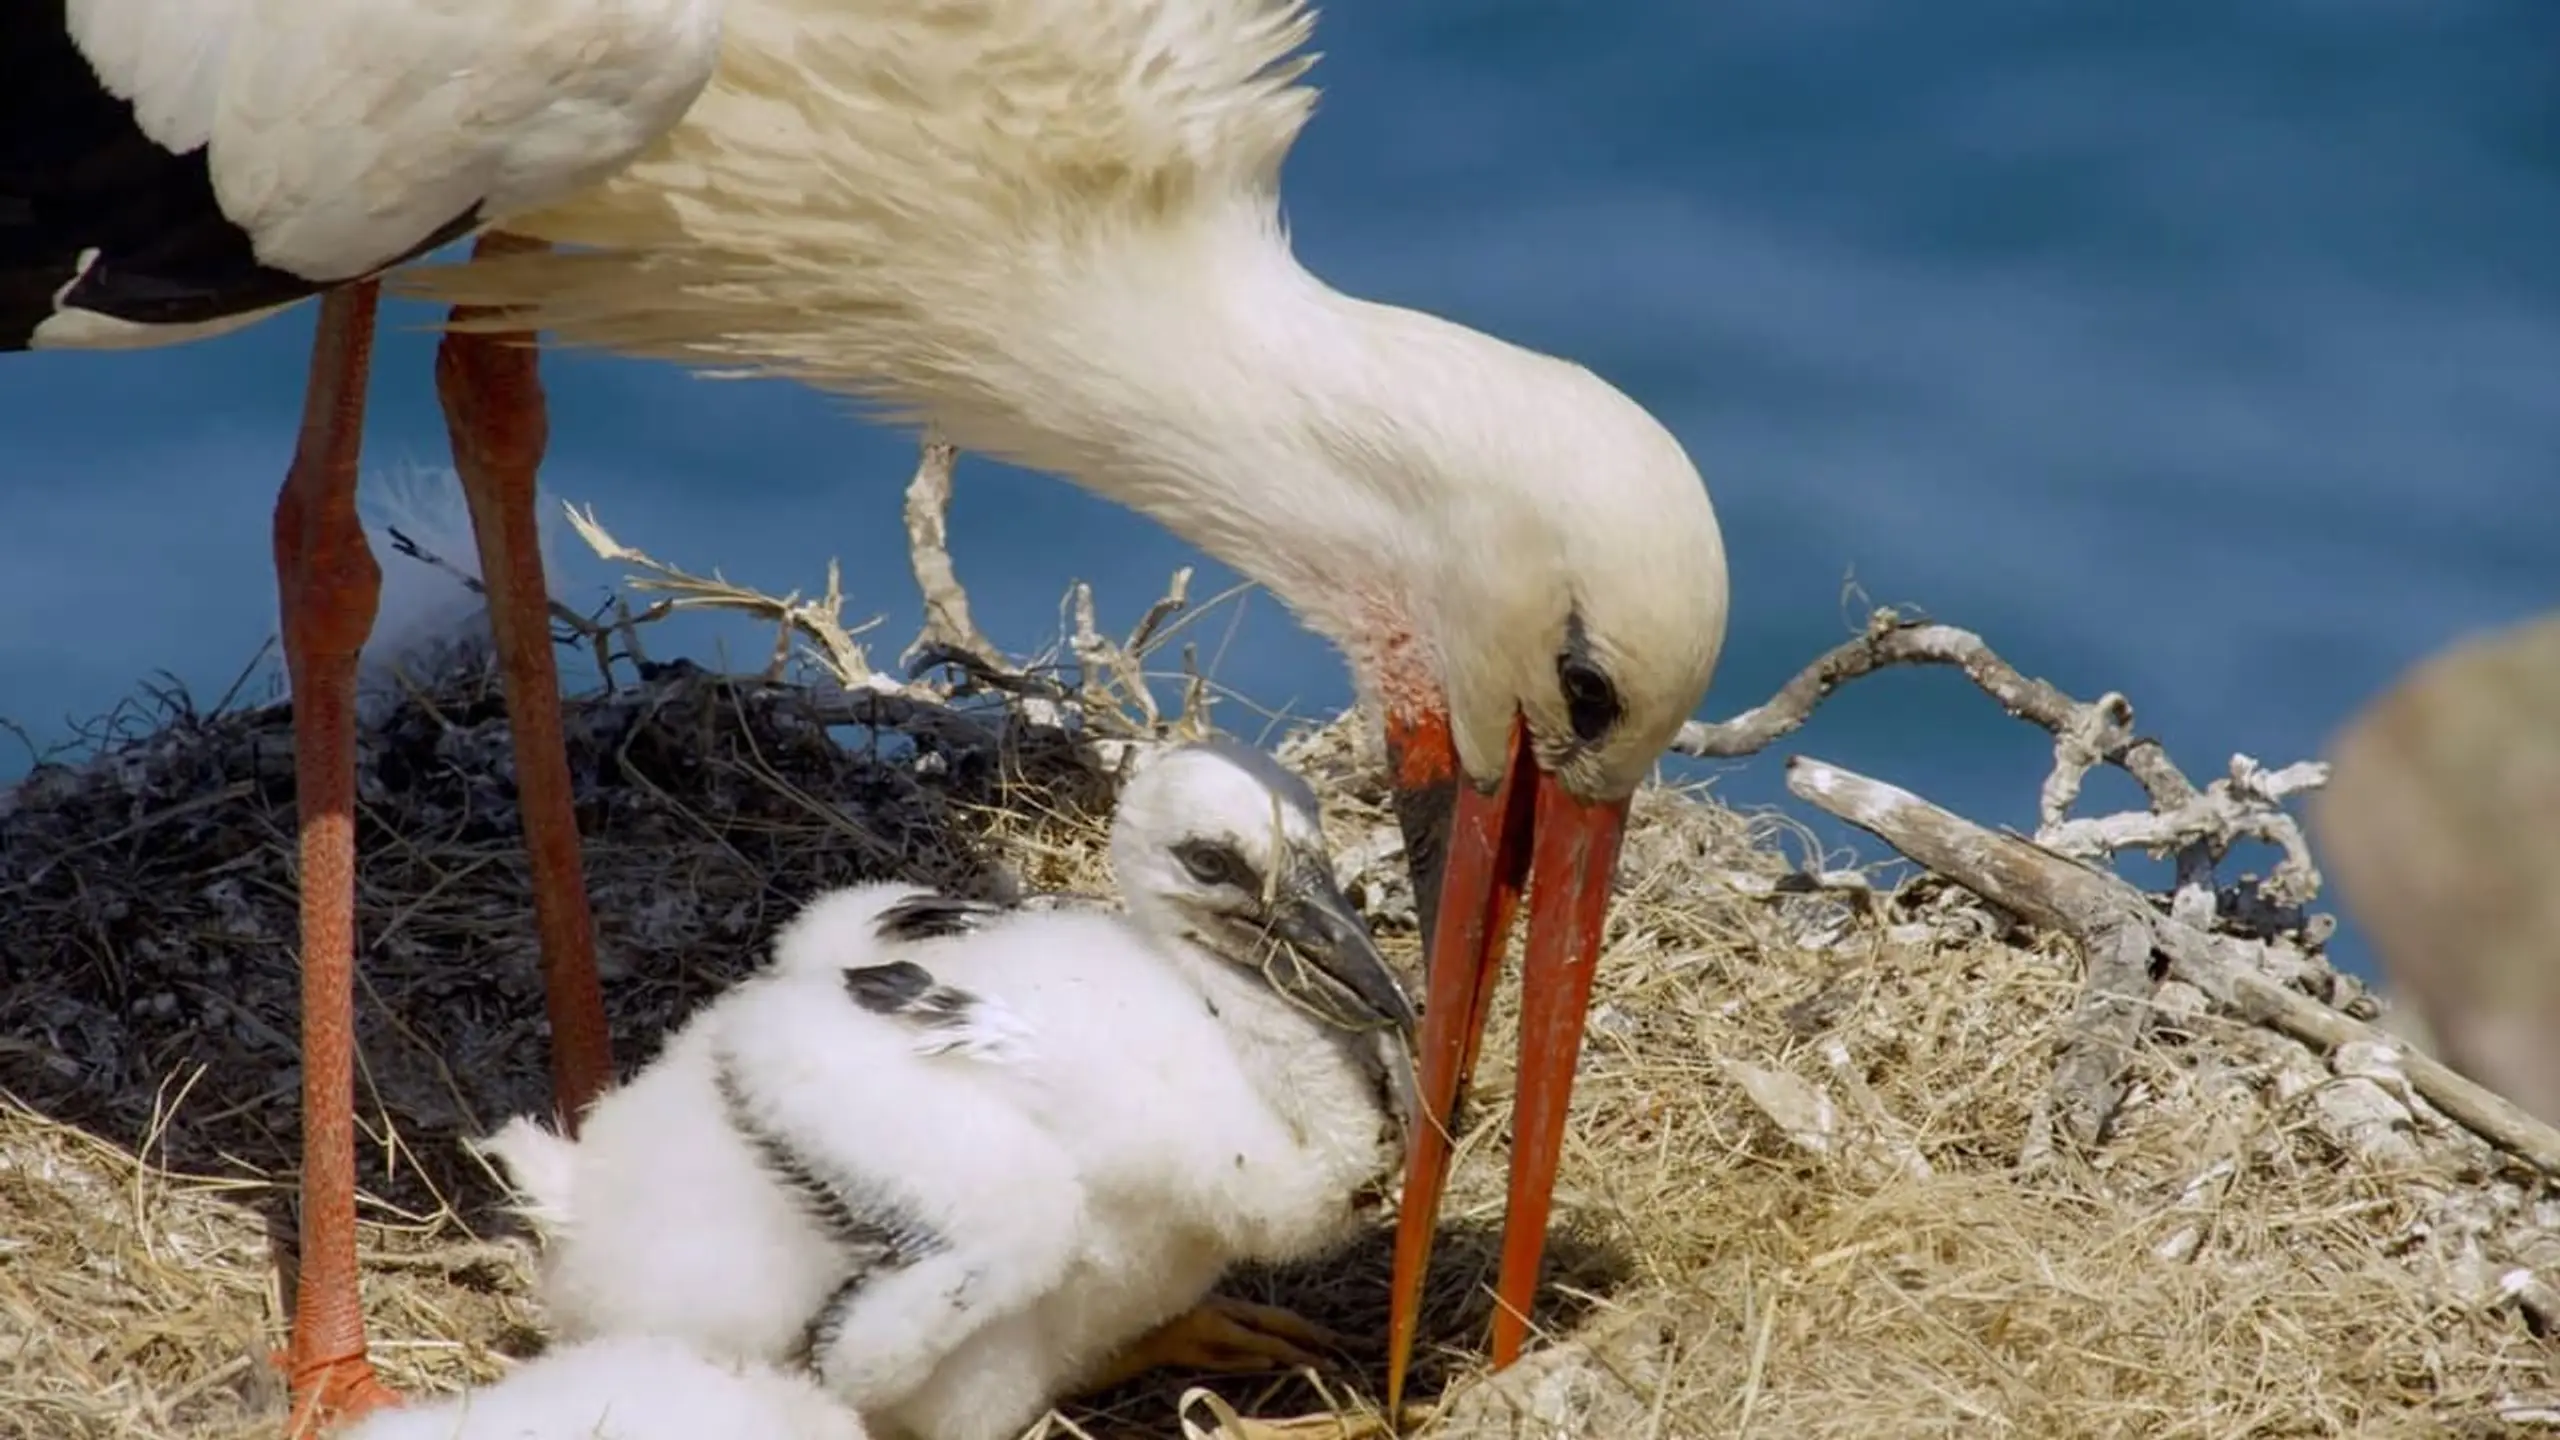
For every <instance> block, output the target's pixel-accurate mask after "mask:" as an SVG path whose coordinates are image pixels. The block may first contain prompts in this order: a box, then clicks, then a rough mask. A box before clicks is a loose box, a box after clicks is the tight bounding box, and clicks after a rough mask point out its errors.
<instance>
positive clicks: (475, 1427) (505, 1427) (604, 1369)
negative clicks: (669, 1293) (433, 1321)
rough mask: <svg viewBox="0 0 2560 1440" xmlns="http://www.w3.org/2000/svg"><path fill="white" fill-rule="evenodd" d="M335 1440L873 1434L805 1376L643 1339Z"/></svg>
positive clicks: (545, 1358) (554, 1360)
mask: <svg viewBox="0 0 2560 1440" xmlns="http://www.w3.org/2000/svg"><path fill="white" fill-rule="evenodd" d="M336 1440H864V1431H863V1428H862V1418H861V1417H860V1416H859V1415H857V1414H855V1413H854V1412H853V1411H852V1410H851V1409H849V1408H848V1407H846V1406H845V1405H843V1404H842V1403H840V1402H839V1401H837V1400H835V1399H834V1398H833V1397H831V1396H829V1395H828V1394H827V1393H826V1392H825V1391H824V1390H821V1389H819V1388H818V1386H817V1385H816V1384H815V1383H814V1382H812V1381H811V1380H809V1379H808V1378H807V1377H806V1376H802V1375H792V1374H786V1373H784V1372H782V1371H780V1370H777V1369H774V1368H773V1367H771V1366H767V1365H754V1364H739V1363H737V1362H734V1361H717V1360H711V1359H707V1358H705V1357H704V1356H702V1355H700V1354H698V1353H696V1352H695V1351H694V1350H692V1349H691V1348H689V1347H687V1346H686V1345H684V1344H683V1343H681V1342H679V1341H675V1340H669V1339H666V1338H664V1337H661V1336H649V1335H635V1336H621V1337H617V1338H614V1339H609V1340H590V1341H588V1342H586V1343H584V1344H580V1345H570V1346H565V1347H562V1348H560V1349H556V1350H552V1351H549V1352H547V1353H545V1354H543V1355H541V1356H539V1357H537V1358H535V1359H532V1360H528V1361H526V1362H525V1363H524V1364H522V1365H519V1366H517V1367H516V1368H515V1369H514V1370H513V1371H512V1372H510V1373H509V1374H508V1375H507V1377H506V1378H505V1379H503V1380H500V1381H498V1382H497V1383H496V1384H493V1385H486V1386H483V1387H481V1388H479V1389H476V1390H467V1391H464V1392H463V1393H462V1394H460V1395H455V1396H452V1397H449V1398H447V1399H443V1400H438V1401H433V1402H428V1403H422V1404H415V1405H408V1406H400V1407H395V1408H392V1409H386V1410H377V1411H375V1412H373V1414H372V1415H370V1416H369V1417H367V1418H366V1419H365V1420H364V1421H362V1422H361V1423H359V1424H356V1425H354V1426H351V1427H349V1428H347V1429H344V1430H340V1431H339V1432H337V1437H336Z"/></svg>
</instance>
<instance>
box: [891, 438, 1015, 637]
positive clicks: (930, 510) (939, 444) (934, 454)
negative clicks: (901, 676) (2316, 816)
mask: <svg viewBox="0 0 2560 1440" xmlns="http://www.w3.org/2000/svg"><path fill="white" fill-rule="evenodd" d="M923 452H924V453H923V455H922V457H921V458H920V459H918V460H917V462H916V473H915V478H914V479H912V480H909V481H908V482H907V560H908V563H909V564H910V565H912V566H914V568H915V572H916V589H917V590H919V591H921V592H922V593H923V595H924V628H923V629H922V630H920V631H918V632H917V633H916V639H915V643H914V644H912V645H909V646H908V647H907V649H906V653H905V654H904V655H902V656H901V657H899V658H900V660H901V662H902V663H905V664H907V665H908V666H909V667H910V669H911V670H912V667H913V665H914V663H915V661H916V659H917V657H919V656H921V655H924V654H927V653H943V652H953V651H957V652H962V653H965V654H968V655H972V656H975V657H977V659H978V660H979V661H980V662H982V664H984V663H992V662H994V661H995V660H996V657H997V655H998V653H999V652H998V651H997V649H996V647H995V642H994V641H992V640H989V639H988V638H987V637H986V636H985V635H984V634H983V633H981V632H980V631H979V629H978V626H977V622H976V621H974V620H972V619H970V618H969V592H968V591H967V590H966V589H964V588H962V586H961V584H960V575H959V572H958V570H957V569H955V568H954V567H953V566H952V563H951V537H950V522H951V476H952V469H953V467H954V466H956V465H957V464H958V463H959V452H958V451H956V450H954V449H952V447H951V444H950V442H948V441H946V440H944V439H943V438H942V436H941V434H940V433H939V432H937V431H933V430H927V431H926V432H925V436H924V445H923ZM973 668H974V667H973Z"/></svg>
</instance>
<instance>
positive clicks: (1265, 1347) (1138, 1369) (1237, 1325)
mask: <svg viewBox="0 0 2560 1440" xmlns="http://www.w3.org/2000/svg"><path fill="white" fill-rule="evenodd" d="M1341 1344H1342V1337H1341V1336H1339V1335H1337V1334H1335V1333H1334V1332H1332V1331H1331V1330H1328V1329H1326V1328H1325V1327H1323V1326H1321V1325H1318V1324H1316V1323H1315V1322H1314V1321H1312V1320H1309V1319H1307V1318H1305V1317H1304V1316H1302V1315H1299V1314H1297V1313H1296V1312H1294V1311H1290V1310H1283V1309H1281V1308H1280V1307H1278V1306H1276V1305H1256V1304H1254V1303H1253V1302H1251V1301H1249V1300H1232V1299H1229V1298H1227V1297H1226V1296H1224V1295H1212V1296H1210V1297H1209V1298H1208V1299H1206V1300H1203V1301H1201V1302H1200V1303H1199V1304H1198V1305H1195V1306H1193V1307H1192V1308H1191V1309H1190V1310H1188V1311H1185V1312H1184V1313H1182V1314H1180V1315H1177V1316H1175V1317H1174V1318H1172V1319H1171V1320H1168V1321H1166V1322H1165V1323H1163V1324H1162V1325H1159V1326H1157V1327H1156V1328H1155V1329H1153V1330H1150V1331H1148V1332H1147V1333H1146V1334H1144V1335H1142V1336H1140V1337H1138V1339H1137V1341H1136V1343H1134V1344H1132V1345H1131V1346H1130V1347H1129V1348H1128V1349H1126V1350H1124V1351H1122V1352H1120V1354H1119V1356H1118V1357H1117V1358H1115V1359H1114V1360H1113V1361H1112V1362H1111V1363H1110V1364H1109V1365H1108V1366H1106V1367H1104V1369H1103V1372H1102V1374H1101V1376H1100V1377H1099V1378H1097V1379H1095V1380H1094V1381H1093V1382H1092V1383H1091V1385H1090V1386H1089V1387H1088V1388H1090V1389H1094V1390H1107V1389H1109V1388H1110V1387H1112V1386H1114V1385H1117V1384H1119V1383H1120V1382H1121V1381H1123V1380H1128V1379H1131V1378H1133V1377H1135V1376H1137V1375H1141V1374H1144V1373H1145V1372H1147V1371H1149V1370H1215V1371H1223V1372H1229V1373H1234V1372H1242V1371H1251V1370H1279V1369H1284V1368H1287V1367H1291V1366H1297V1365H1322V1364H1324V1358H1323V1357H1322V1356H1321V1355H1318V1354H1317V1353H1316V1352H1315V1350H1314V1349H1311V1348H1309V1347H1324V1348H1339V1347H1340V1346H1341Z"/></svg>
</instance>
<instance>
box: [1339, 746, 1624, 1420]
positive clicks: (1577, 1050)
mask: <svg viewBox="0 0 2560 1440" xmlns="http://www.w3.org/2000/svg"><path fill="white" fill-rule="evenodd" d="M1446 725H1447V721H1446V720H1445V718H1443V719H1439V720H1438V722H1437V724H1436V725H1434V724H1433V723H1432V722H1430V721H1425V722H1423V723H1422V724H1421V725H1419V726H1412V727H1400V729H1399V730H1397V731H1391V733H1390V735H1389V742H1390V745H1391V747H1392V749H1393V751H1394V753H1395V758H1396V769H1397V776H1396V779H1397V782H1398V784H1399V786H1400V787H1402V788H1403V789H1405V790H1406V791H1407V792H1408V793H1409V794H1414V795H1416V796H1417V798H1419V797H1420V796H1421V795H1422V794H1426V793H1428V790H1426V789H1425V787H1426V786H1429V782H1430V781H1432V780H1433V779H1434V778H1435V777H1433V776H1431V775H1430V774H1429V771H1430V770H1431V769H1432V768H1434V766H1433V765H1432V763H1431V762H1432V761H1433V760H1436V759H1437V758H1438V757H1440V756H1448V757H1450V758H1449V760H1448V764H1449V768H1450V773H1451V776H1452V777H1453V778H1454V775H1455V758H1454V752H1453V751H1452V750H1451V749H1450V748H1449V746H1448V741H1447V732H1446ZM1434 730H1437V731H1438V733H1437V734H1433V733H1431V732H1432V731H1434ZM1435 741H1436V742H1437V744H1436V745H1435V744H1434V743H1433V742H1435ZM1448 788H1454V789H1455V790H1456V792H1457V795H1456V805H1455V814H1454V816H1453V817H1452V823H1451V827H1450V830H1449V832H1448V836H1449V839H1448V858H1447V863H1446V867H1445V868H1444V869H1443V870H1442V871H1441V875H1440V892H1439V903H1438V906H1437V912H1436V919H1435V922H1434V924H1433V926H1432V930H1431V934H1430V944H1431V955H1430V985H1429V988H1428V990H1427V991H1426V997H1427V998H1426V1003H1425V1008H1424V1011H1423V1016H1422V1053H1421V1056H1420V1059H1421V1070H1422V1076H1421V1081H1422V1123H1421V1124H1420V1125H1418V1126H1416V1127H1415V1133H1414V1137H1413V1143H1412V1153H1411V1154H1410V1155H1409V1156H1408V1157H1407V1161H1406V1169H1405V1186H1404V1200H1403V1207H1402V1210H1401V1211H1400V1213H1399V1214H1398V1215H1397V1217H1396V1254H1395V1278H1394V1286H1395V1288H1394V1292H1393V1298H1392V1300H1391V1301H1390V1309H1389V1311H1388V1320H1387V1413H1388V1415H1389V1416H1390V1417H1398V1418H1400V1417H1401V1416H1402V1415H1403V1413H1404V1386H1405V1379H1406V1376H1407V1373H1408V1371H1409V1369H1410V1363H1411V1360H1412V1355H1413V1341H1414V1326H1415V1322H1416V1321H1417V1319H1418V1318H1419V1315H1418V1312H1419V1310H1420V1308H1421V1304H1422V1282H1423V1277H1424V1272H1425V1271H1426V1269H1427V1268H1428V1267H1429V1265H1430V1262H1431V1242H1432V1239H1433V1236H1434V1234H1435V1232H1436V1230H1437V1227H1438V1223H1439V1216H1440V1196H1441V1190H1442V1188H1443V1186H1444V1185H1445V1184H1446V1182H1447V1180H1448V1177H1449V1160H1450V1147H1451V1145H1452V1143H1453V1139H1454V1135H1455V1132H1456V1129H1457V1102H1458V1097H1459V1095H1460V1094H1461V1093H1462V1092H1463V1091H1464V1090H1465V1089H1466V1085H1467V1081H1468V1079H1469V1077H1470V1076H1472V1075H1473V1073H1474V1071H1475V1063H1476V1053H1477V1049H1478V1047H1479V1046H1480V1045H1481V1043H1482V1042H1483V1039H1484V1022H1485V1017H1486V1016H1487V1015H1488V1014H1489V1013H1490V1012H1491V1005H1492V995H1493V987H1494V982H1495V981H1496V979H1498V978H1499V977H1500V975H1501V971H1502V952H1503V948H1504V942H1505V941H1506V940H1508V939H1509V938H1510V932H1511V917H1512V912H1513V910H1514V909H1515V908H1516V907H1517V905H1518V904H1519V901H1520V896H1521V891H1522V889H1523V887H1524V885H1525V887H1526V889H1527V891H1528V896H1529V944H1528V950H1527V953H1526V956H1525V958H1524V959H1523V961H1522V965H1521V976H1520V1066H1519V1080H1518V1083H1517V1088H1516V1089H1515V1091H1514V1093H1513V1095H1512V1102H1511V1191H1510V1198H1509V1203H1508V1206H1507V1209H1506V1212H1505V1219H1504V1223H1503V1232H1502V1269H1501V1274H1500V1278H1499V1280H1498V1281H1497V1283H1496V1285H1495V1288H1494V1295H1495V1299H1496V1302H1497V1303H1496V1306H1495V1309H1494V1316H1493V1363H1494V1367H1495V1368H1496V1369H1500V1368H1501V1367H1503V1366H1505V1365H1508V1364H1510V1363H1511V1362H1512V1361H1513V1360H1516V1359H1518V1358H1519V1356H1520V1349H1521V1346H1522V1344H1523V1343H1524V1342H1526V1340H1527V1339H1528V1335H1529V1306H1530V1302H1531V1300H1532V1299H1533V1297H1534V1296H1535V1295H1536V1293H1537V1289H1538V1266H1539V1262H1540V1260H1541V1259H1542V1258H1543V1257H1544V1256H1545V1253H1546V1243H1547V1216H1548V1212H1549V1210H1550V1208H1551V1203H1552V1201H1553V1199H1554V1194H1555V1183H1556V1165H1557V1162H1558V1161H1559V1159H1560V1158H1561V1152H1562V1150H1563V1146H1564V1121H1565V1106H1566V1104H1567V1102H1568V1101H1569V1100H1570V1099H1571V1098H1572V1095H1573V1075H1574V1066H1575V1063H1576V1061H1577V1060H1579V1058H1580V1057H1581V1053H1582V1022H1583V1017H1584V1011H1585V1010H1586V1008H1587V1007H1588V1006H1589V1004H1590V1001H1591V979H1592V974H1593V971H1594V970H1595V969H1596V968H1597V962H1598V960H1599V958H1600V932H1601V926H1602V924H1603V923H1604V922H1605V921H1606V920H1607V918H1608V913H1609V882H1610V878H1611V876H1612V875H1613V874H1614V873H1615V872H1616V870H1617V865H1618V842H1619V840H1620V839H1621V837H1622V836H1623V835H1624V833H1625V829H1626V817H1627V803H1626V802H1625V801H1623V800H1622V801H1618V802H1616V803H1614V804H1590V803H1587V802H1585V801H1582V800H1577V799H1575V798H1574V797H1573V796H1572V795H1569V794H1567V793H1566V792H1565V790H1564V787H1563V786H1562V785H1561V784H1559V783H1558V782H1557V780H1556V778H1555V777H1554V776H1552V775H1550V774H1547V773H1546V772H1545V771H1543V770H1540V769H1538V768H1537V765H1536V762H1535V761H1534V760H1533V759H1532V758H1531V755H1530V749H1529V736H1528V730H1527V728H1526V727H1525V726H1523V725H1522V724H1521V723H1520V722H1518V721H1516V720H1515V721H1514V722H1513V724H1512V734H1511V754H1510V757H1509V760H1508V762H1507V763H1506V764H1505V765H1504V767H1503V774H1502V780H1501V783H1500V784H1498V785H1496V786H1495V787H1494V788H1493V790H1491V791H1490V792H1480V791H1478V790H1476V789H1475V788H1474V787H1473V786H1470V785H1466V784H1463V783H1459V784H1456V785H1454V786H1453V787H1448ZM1429 789H1437V790H1439V791H1440V793H1442V794H1445V793H1446V789H1444V788H1441V787H1438V786H1429ZM1390 1423H1394V1421H1393V1420H1392V1419H1391V1422H1390Z"/></svg>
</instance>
